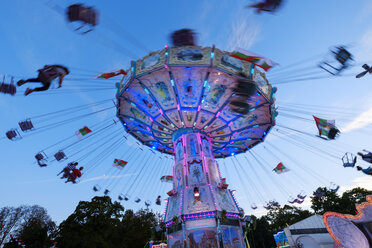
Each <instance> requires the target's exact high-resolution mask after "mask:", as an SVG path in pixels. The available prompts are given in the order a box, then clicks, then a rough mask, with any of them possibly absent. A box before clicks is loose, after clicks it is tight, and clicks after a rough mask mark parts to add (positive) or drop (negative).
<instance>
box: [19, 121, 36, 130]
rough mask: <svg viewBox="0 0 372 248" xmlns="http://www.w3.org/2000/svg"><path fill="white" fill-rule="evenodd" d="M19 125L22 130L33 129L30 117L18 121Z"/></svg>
mask: <svg viewBox="0 0 372 248" xmlns="http://www.w3.org/2000/svg"><path fill="white" fill-rule="evenodd" d="M18 125H19V127H20V128H21V130H22V132H26V131H30V130H32V129H34V125H33V124H32V121H31V120H30V119H27V120H25V121H20V122H18Z"/></svg>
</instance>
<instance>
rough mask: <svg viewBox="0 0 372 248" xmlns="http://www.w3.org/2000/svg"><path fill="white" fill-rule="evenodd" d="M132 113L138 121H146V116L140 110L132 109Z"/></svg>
mask: <svg viewBox="0 0 372 248" xmlns="http://www.w3.org/2000/svg"><path fill="white" fill-rule="evenodd" d="M130 112H131V113H132V114H133V116H134V117H135V118H136V119H138V120H145V119H146V115H144V114H143V113H142V112H141V111H140V110H138V109H137V108H135V107H131V108H130Z"/></svg>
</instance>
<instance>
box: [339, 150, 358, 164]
mask: <svg viewBox="0 0 372 248" xmlns="http://www.w3.org/2000/svg"><path fill="white" fill-rule="evenodd" d="M342 163H343V165H344V167H354V166H355V163H356V156H354V155H353V154H351V153H350V152H347V153H345V155H344V156H343V157H342Z"/></svg>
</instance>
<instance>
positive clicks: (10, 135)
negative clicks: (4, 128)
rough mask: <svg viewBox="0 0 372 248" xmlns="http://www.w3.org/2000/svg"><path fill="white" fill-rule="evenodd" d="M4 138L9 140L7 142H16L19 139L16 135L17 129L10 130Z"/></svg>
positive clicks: (17, 134) (18, 135)
mask: <svg viewBox="0 0 372 248" xmlns="http://www.w3.org/2000/svg"><path fill="white" fill-rule="evenodd" d="M5 135H6V137H7V138H8V139H9V140H12V141H14V140H18V139H20V138H21V136H20V134H19V133H18V131H17V129H11V130H9V131H8V132H6V133H5Z"/></svg>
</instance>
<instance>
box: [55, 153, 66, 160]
mask: <svg viewBox="0 0 372 248" xmlns="http://www.w3.org/2000/svg"><path fill="white" fill-rule="evenodd" d="M54 157H55V159H56V160H57V161H61V160H66V159H67V156H66V154H65V153H64V152H63V151H59V152H57V153H56V154H54Z"/></svg>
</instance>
